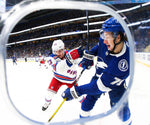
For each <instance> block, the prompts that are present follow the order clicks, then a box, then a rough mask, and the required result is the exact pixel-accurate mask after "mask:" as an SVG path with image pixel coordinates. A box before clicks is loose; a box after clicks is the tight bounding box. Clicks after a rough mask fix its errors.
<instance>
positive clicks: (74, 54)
mask: <svg viewBox="0 0 150 125" xmlns="http://www.w3.org/2000/svg"><path fill="white" fill-rule="evenodd" d="M83 51H84V49H83V47H82V46H79V47H77V48H76V49H73V50H71V51H69V52H68V53H67V54H66V61H67V64H69V65H72V64H73V62H72V61H73V60H75V59H78V58H81V57H82V56H83Z"/></svg>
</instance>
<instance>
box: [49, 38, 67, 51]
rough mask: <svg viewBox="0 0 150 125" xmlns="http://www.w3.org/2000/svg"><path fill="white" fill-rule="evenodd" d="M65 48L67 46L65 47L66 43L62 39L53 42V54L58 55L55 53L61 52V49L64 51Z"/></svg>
mask: <svg viewBox="0 0 150 125" xmlns="http://www.w3.org/2000/svg"><path fill="white" fill-rule="evenodd" d="M64 48H65V45H64V42H63V41H62V40H61V39H58V40H54V41H53V44H52V52H53V54H56V53H55V52H56V51H58V50H61V49H63V50H64Z"/></svg>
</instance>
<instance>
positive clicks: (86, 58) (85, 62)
mask: <svg viewBox="0 0 150 125" xmlns="http://www.w3.org/2000/svg"><path fill="white" fill-rule="evenodd" d="M93 60H94V55H92V54H91V53H90V51H87V50H85V51H84V55H83V59H82V61H81V62H80V63H79V66H80V67H83V68H86V69H90V68H91V66H93V65H94V61H93Z"/></svg>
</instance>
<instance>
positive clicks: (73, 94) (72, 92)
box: [61, 86, 81, 101]
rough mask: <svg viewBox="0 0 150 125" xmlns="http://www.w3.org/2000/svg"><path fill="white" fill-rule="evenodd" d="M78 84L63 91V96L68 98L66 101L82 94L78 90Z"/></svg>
mask: <svg viewBox="0 0 150 125" xmlns="http://www.w3.org/2000/svg"><path fill="white" fill-rule="evenodd" d="M76 89H77V86H73V87H72V88H71V89H70V88H67V89H66V90H65V91H64V92H63V93H62V95H61V96H62V98H67V100H66V101H69V100H72V99H77V98H78V97H79V96H81V94H79V92H77V91H76Z"/></svg>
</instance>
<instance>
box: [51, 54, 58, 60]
mask: <svg viewBox="0 0 150 125" xmlns="http://www.w3.org/2000/svg"><path fill="white" fill-rule="evenodd" d="M50 57H51V58H54V59H56V58H58V56H57V55H55V54H51V55H50Z"/></svg>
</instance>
